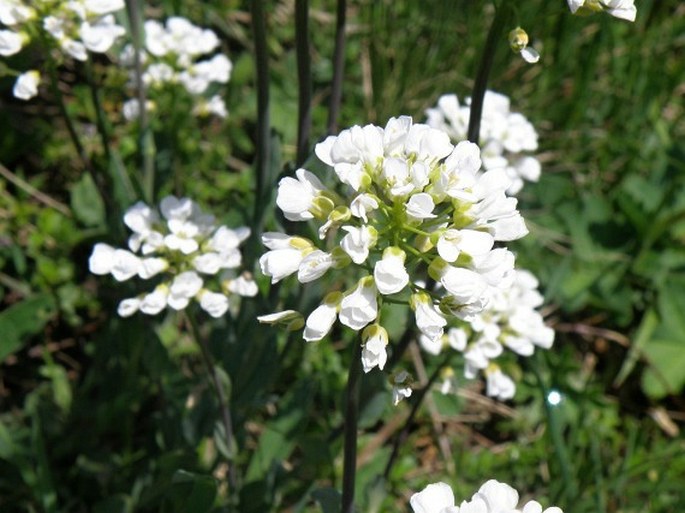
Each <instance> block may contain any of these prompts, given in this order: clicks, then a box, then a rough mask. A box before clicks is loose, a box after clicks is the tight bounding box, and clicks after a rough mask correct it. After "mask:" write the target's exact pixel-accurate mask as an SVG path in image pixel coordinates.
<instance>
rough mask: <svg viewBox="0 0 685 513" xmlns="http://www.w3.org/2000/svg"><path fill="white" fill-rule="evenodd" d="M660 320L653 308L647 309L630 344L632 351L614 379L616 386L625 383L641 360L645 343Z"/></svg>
mask: <svg viewBox="0 0 685 513" xmlns="http://www.w3.org/2000/svg"><path fill="white" fill-rule="evenodd" d="M658 322H659V318H658V317H657V315H656V312H655V311H654V310H652V309H650V310H647V312H646V313H645V315H644V316H643V317H642V321H640V326H639V327H638V329H637V332H636V333H635V336H634V337H633V341H632V343H631V345H630V351H629V352H628V355H627V356H626V359H625V360H624V362H623V366H622V367H621V370H620V371H619V373H618V375H617V376H616V379H615V380H614V386H615V387H619V386H621V384H623V382H624V381H625V379H626V378H627V377H628V375H629V374H630V372H631V371H632V370H633V368H634V367H635V364H636V363H637V361H638V360H639V358H640V354H641V353H642V351H643V349H644V346H645V344H646V343H647V342H648V341H649V339H650V338H651V337H652V334H653V333H654V330H655V329H656V327H657V325H658Z"/></svg>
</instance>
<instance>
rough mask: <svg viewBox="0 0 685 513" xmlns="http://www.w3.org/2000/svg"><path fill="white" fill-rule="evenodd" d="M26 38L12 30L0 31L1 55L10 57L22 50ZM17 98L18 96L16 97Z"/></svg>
mask: <svg viewBox="0 0 685 513" xmlns="http://www.w3.org/2000/svg"><path fill="white" fill-rule="evenodd" d="M23 45H24V38H23V37H22V35H21V34H19V33H17V32H14V31H12V30H0V55H1V56H3V57H9V56H10V55H14V54H15V53H18V52H19V50H21V47H22V46H23ZM15 96H16V95H15Z"/></svg>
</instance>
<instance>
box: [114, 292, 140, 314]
mask: <svg viewBox="0 0 685 513" xmlns="http://www.w3.org/2000/svg"><path fill="white" fill-rule="evenodd" d="M140 304H141V300H140V298H137V297H132V298H128V299H124V300H123V301H121V302H120V303H119V306H118V307H117V314H119V317H130V316H132V315H133V314H134V313H136V312H137V311H138V310H139V309H140Z"/></svg>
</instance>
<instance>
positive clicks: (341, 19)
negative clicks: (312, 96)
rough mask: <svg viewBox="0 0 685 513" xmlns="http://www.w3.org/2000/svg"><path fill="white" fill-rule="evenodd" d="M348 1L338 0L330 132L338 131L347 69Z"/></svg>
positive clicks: (329, 118) (329, 110) (329, 117)
mask: <svg viewBox="0 0 685 513" xmlns="http://www.w3.org/2000/svg"><path fill="white" fill-rule="evenodd" d="M346 11H347V2H346V1H345V0H338V8H337V13H336V23H335V50H334V51H333V82H332V84H331V102H330V104H329V108H328V133H329V134H334V133H335V132H337V131H338V114H339V112H340V102H341V100H342V82H343V74H344V71H345V15H346Z"/></svg>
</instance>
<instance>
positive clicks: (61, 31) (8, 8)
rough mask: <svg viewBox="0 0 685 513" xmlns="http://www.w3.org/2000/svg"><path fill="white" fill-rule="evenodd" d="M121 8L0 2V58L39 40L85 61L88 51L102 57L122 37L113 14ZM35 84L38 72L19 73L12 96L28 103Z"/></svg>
mask: <svg viewBox="0 0 685 513" xmlns="http://www.w3.org/2000/svg"><path fill="white" fill-rule="evenodd" d="M123 8H124V0H68V1H67V0H44V1H40V2H35V1H29V0H0V23H1V24H2V25H0V56H3V57H7V56H10V55H14V54H16V53H18V52H19V51H20V50H21V49H22V48H23V47H24V46H26V45H28V44H29V43H30V42H31V41H33V40H40V41H47V42H49V43H54V44H55V46H56V47H57V48H59V49H60V50H61V51H62V53H63V54H64V55H68V56H70V57H72V58H74V59H76V60H79V61H85V60H86V59H87V58H88V52H89V51H90V52H94V53H105V52H107V51H108V50H109V49H110V48H111V47H112V45H113V44H114V42H115V41H116V40H117V39H118V38H119V37H121V36H123V35H124V33H125V30H124V28H123V27H122V26H120V25H118V24H117V23H116V20H115V18H114V14H113V13H115V12H117V11H120V10H122V9H123ZM3 26H4V27H3ZM5 27H6V28H5ZM39 84H40V74H39V72H38V71H36V70H30V71H27V72H24V73H21V74H19V76H18V77H17V81H16V82H15V85H14V89H13V93H14V96H15V97H17V98H19V99H22V100H29V99H31V98H33V97H34V96H36V95H37V94H38V85H39Z"/></svg>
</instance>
